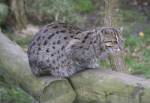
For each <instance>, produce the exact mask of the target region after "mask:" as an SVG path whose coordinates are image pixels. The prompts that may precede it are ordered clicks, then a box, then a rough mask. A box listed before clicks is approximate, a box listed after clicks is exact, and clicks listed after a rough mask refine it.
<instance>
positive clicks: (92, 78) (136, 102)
mask: <svg viewBox="0 0 150 103" xmlns="http://www.w3.org/2000/svg"><path fill="white" fill-rule="evenodd" d="M71 81H72V83H73V84H74V88H75V90H76V93H77V96H78V101H80V102H79V103H150V99H149V98H150V80H145V79H143V78H139V77H135V76H131V75H127V74H123V73H117V72H114V71H111V70H107V71H106V70H105V71H104V70H98V69H97V70H96V69H94V70H88V71H85V72H82V73H80V74H77V75H76V76H74V77H72V78H71Z"/></svg>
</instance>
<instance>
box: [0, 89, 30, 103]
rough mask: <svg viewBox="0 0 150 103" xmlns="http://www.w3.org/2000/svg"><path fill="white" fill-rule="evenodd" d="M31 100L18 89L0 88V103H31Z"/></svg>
mask: <svg viewBox="0 0 150 103" xmlns="http://www.w3.org/2000/svg"><path fill="white" fill-rule="evenodd" d="M31 102H32V98H31V97H29V96H28V95H27V94H26V93H25V92H23V91H22V90H21V89H19V88H4V87H0V103H31Z"/></svg>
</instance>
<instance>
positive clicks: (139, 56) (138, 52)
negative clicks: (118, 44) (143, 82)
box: [125, 26, 150, 78]
mask: <svg viewBox="0 0 150 103" xmlns="http://www.w3.org/2000/svg"><path fill="white" fill-rule="evenodd" d="M129 33H130V34H128V35H127V34H126V37H125V38H126V40H125V47H126V50H127V51H126V57H125V62H126V65H127V67H128V69H129V71H130V72H131V73H133V74H138V75H144V76H145V77H147V78H150V70H149V67H150V46H149V43H150V30H149V26H147V28H145V29H144V31H143V34H144V35H143V36H141V35H139V34H137V35H132V33H131V32H129Z"/></svg>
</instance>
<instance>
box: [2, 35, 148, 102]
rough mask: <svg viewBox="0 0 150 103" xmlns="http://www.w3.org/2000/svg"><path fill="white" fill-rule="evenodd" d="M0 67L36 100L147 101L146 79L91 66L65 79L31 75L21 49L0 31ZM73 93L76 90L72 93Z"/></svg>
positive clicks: (4, 73) (6, 75) (5, 74)
mask: <svg viewBox="0 0 150 103" xmlns="http://www.w3.org/2000/svg"><path fill="white" fill-rule="evenodd" d="M0 71H3V74H2V75H3V76H5V77H6V78H7V77H8V78H9V79H11V80H12V81H14V83H15V84H16V85H18V86H20V87H21V88H22V89H23V90H25V91H26V92H27V93H29V94H30V95H31V96H33V97H34V98H36V99H37V100H38V101H40V103H73V101H74V100H75V98H77V99H76V101H78V102H76V103H150V99H149V97H150V80H146V79H143V78H139V77H135V76H131V75H128V74H123V73H119V72H114V71H109V70H107V71H102V70H99V69H91V70H87V71H83V72H80V73H77V74H76V75H74V76H72V77H70V82H71V83H72V87H73V88H72V87H71V85H70V84H69V82H68V81H67V80H66V79H61V80H60V79H57V78H54V77H35V76H34V75H33V74H32V73H31V71H30V67H29V64H28V58H27V55H26V54H25V53H24V52H23V50H22V49H21V48H20V47H19V46H18V45H16V44H15V43H14V42H12V41H10V40H9V39H8V38H7V37H5V36H4V35H3V34H2V33H0ZM75 93H76V94H75ZM74 103H75V102H74Z"/></svg>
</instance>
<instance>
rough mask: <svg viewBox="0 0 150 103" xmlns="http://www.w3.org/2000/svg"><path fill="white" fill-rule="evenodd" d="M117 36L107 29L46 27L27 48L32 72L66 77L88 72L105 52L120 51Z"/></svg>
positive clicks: (62, 25) (110, 29)
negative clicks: (86, 29)
mask: <svg viewBox="0 0 150 103" xmlns="http://www.w3.org/2000/svg"><path fill="white" fill-rule="evenodd" d="M119 35H120V33H119V32H118V31H117V29H115V28H109V27H107V28H106V27H103V28H96V29H93V30H88V31H82V30H81V29H79V28H78V27H75V26H72V25H68V24H65V23H52V24H49V25H47V26H45V27H43V28H42V29H41V30H40V31H39V32H38V33H37V34H36V35H35V37H33V40H32V41H31V43H30V45H29V48H28V58H29V64H30V66H31V70H32V72H33V73H34V74H35V75H37V76H39V75H53V76H56V77H68V76H71V75H73V74H75V73H77V72H80V71H81V70H85V69H87V68H97V67H98V65H97V63H96V62H97V60H98V59H99V58H100V57H101V55H103V53H105V52H107V50H108V48H112V49H113V50H114V49H120V45H119V44H120V43H119V42H120V41H121V38H120V36H119ZM108 53H109V51H108Z"/></svg>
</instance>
